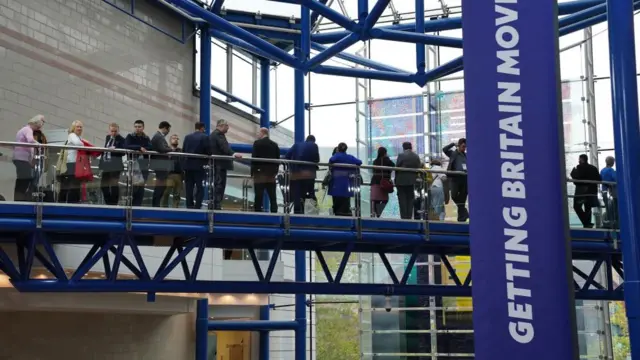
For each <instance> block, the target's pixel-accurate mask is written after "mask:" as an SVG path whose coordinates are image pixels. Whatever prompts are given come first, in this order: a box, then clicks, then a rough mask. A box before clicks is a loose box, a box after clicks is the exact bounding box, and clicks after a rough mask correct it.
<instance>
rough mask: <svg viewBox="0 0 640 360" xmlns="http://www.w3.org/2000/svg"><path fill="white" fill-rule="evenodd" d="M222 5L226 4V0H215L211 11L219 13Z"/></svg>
mask: <svg viewBox="0 0 640 360" xmlns="http://www.w3.org/2000/svg"><path fill="white" fill-rule="evenodd" d="M222 5H224V0H213V6H212V7H211V11H213V12H214V13H216V14H219V13H220V10H222Z"/></svg>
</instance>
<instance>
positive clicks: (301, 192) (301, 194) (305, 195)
mask: <svg viewBox="0 0 640 360" xmlns="http://www.w3.org/2000/svg"><path fill="white" fill-rule="evenodd" d="M306 199H313V200H316V201H318V199H317V198H316V180H315V179H300V180H292V181H291V201H293V212H294V213H295V214H304V201H305V200H306Z"/></svg>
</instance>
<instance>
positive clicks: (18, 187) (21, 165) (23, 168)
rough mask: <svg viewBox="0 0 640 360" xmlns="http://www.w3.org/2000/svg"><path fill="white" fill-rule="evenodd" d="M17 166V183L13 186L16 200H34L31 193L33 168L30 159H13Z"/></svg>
mask: <svg viewBox="0 0 640 360" xmlns="http://www.w3.org/2000/svg"><path fill="white" fill-rule="evenodd" d="M13 165H15V167H16V183H15V186H14V188H13V200H14V201H32V196H31V195H30V194H29V191H30V187H31V186H32V184H33V181H34V177H33V168H32V167H31V163H29V162H28V161H21V160H13Z"/></svg>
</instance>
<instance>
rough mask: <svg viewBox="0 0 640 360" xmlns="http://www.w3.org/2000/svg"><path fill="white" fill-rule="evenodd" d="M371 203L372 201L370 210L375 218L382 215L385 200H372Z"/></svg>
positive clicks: (385, 205)
mask: <svg viewBox="0 0 640 360" xmlns="http://www.w3.org/2000/svg"><path fill="white" fill-rule="evenodd" d="M371 203H372V207H371V210H372V213H373V215H374V216H375V217H377V218H379V217H380V216H382V213H383V212H384V208H385V207H387V201H381V200H373V201H372V202H371Z"/></svg>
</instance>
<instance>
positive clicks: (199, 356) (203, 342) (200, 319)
mask: <svg viewBox="0 0 640 360" xmlns="http://www.w3.org/2000/svg"><path fill="white" fill-rule="evenodd" d="M208 322H209V301H208V300H207V299H199V300H198V302H197V307H196V360H207V359H208V354H207V350H208V346H207V341H208V339H209V330H208V329H207V324H208Z"/></svg>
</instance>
